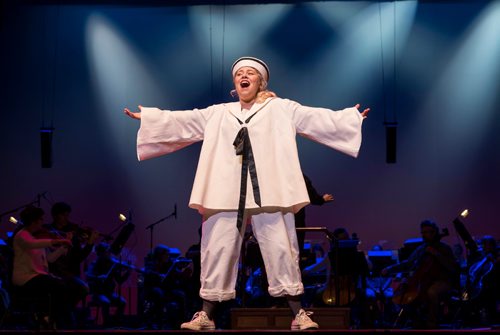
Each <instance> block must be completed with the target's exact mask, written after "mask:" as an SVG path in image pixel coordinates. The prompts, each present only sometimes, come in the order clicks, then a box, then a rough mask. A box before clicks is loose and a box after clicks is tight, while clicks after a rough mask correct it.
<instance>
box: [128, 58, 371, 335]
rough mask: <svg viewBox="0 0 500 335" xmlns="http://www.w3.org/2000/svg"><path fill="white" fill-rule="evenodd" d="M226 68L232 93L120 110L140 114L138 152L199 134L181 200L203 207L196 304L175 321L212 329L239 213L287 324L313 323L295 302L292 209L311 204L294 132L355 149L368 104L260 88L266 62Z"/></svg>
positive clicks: (167, 147)
mask: <svg viewBox="0 0 500 335" xmlns="http://www.w3.org/2000/svg"><path fill="white" fill-rule="evenodd" d="M232 76H233V83H234V87H235V90H233V92H232V93H235V94H236V95H237V96H238V98H239V101H237V102H231V103H221V104H216V105H212V106H209V107H207V108H204V109H194V110H187V111H162V110H160V109H158V108H146V107H142V106H139V108H140V110H141V112H131V111H130V110H129V109H127V108H125V109H124V112H125V114H127V115H128V116H130V117H132V118H134V119H140V120H141V126H140V129H139V132H138V137H137V152H138V158H139V160H145V159H149V158H153V157H158V156H161V155H164V154H169V153H172V152H174V151H176V150H179V149H181V148H184V147H186V146H188V145H190V144H193V143H195V142H198V141H203V146H202V149H201V153H200V159H199V163H198V169H197V172H196V177H195V180H194V185H193V190H192V194H191V199H190V202H189V206H190V207H191V208H194V209H197V210H198V211H199V213H200V214H201V215H203V227H202V239H201V278H200V280H201V289H200V296H201V298H202V299H203V307H202V311H199V312H197V313H195V315H194V316H193V318H192V320H191V321H190V322H186V323H183V324H182V325H181V328H182V329H191V330H207V329H215V324H214V322H213V311H214V308H215V306H216V303H217V302H221V301H226V300H230V299H233V298H235V284H236V279H237V272H238V259H239V257H240V247H241V243H242V240H243V233H244V231H245V224H246V223H247V220H249V221H250V222H251V224H252V229H253V232H254V235H255V237H256V239H257V241H258V243H259V246H260V248H261V251H262V255H263V258H264V264H265V268H266V273H267V277H268V283H269V289H268V290H269V293H270V294H271V295H272V296H275V297H278V296H286V297H287V300H288V302H289V305H290V308H291V310H292V312H293V316H294V319H293V321H292V325H291V328H292V329H297V330H299V329H300V330H302V329H311V328H318V324H317V323H316V322H314V321H312V320H311V318H310V317H309V316H308V315H309V314H310V313H307V312H306V311H304V310H303V309H302V306H301V302H300V296H301V294H302V293H303V292H304V287H303V284H302V280H301V274H300V268H299V246H298V243H297V234H296V231H295V225H294V213H296V212H297V211H298V210H299V209H301V208H302V207H304V206H305V205H307V204H308V203H309V197H308V194H307V189H306V185H305V181H304V177H303V175H302V171H301V168H300V163H299V157H298V152H297V144H296V135H297V134H299V135H301V136H304V137H306V138H309V139H311V140H313V141H316V142H319V143H322V144H324V145H327V146H329V147H331V148H333V149H336V150H338V151H341V152H343V153H345V154H348V155H350V156H353V157H357V155H358V152H359V149H360V145H361V128H362V121H363V119H364V117H366V116H367V114H368V112H369V109H365V110H364V111H363V112H361V113H360V112H359V110H358V108H359V105H356V106H354V107H351V108H346V109H344V110H340V111H333V110H329V109H325V108H314V107H306V106H302V105H300V104H299V103H297V102H295V101H292V100H288V99H282V98H278V97H277V96H276V94H275V93H274V92H271V91H269V90H267V83H268V81H269V68H268V66H267V65H266V63H264V62H263V61H262V60H260V59H257V58H253V57H241V58H239V59H238V60H236V61H235V62H234V63H233V66H232ZM240 156H241V157H240ZM248 175H250V178H248Z"/></svg>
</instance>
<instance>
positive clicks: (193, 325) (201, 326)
mask: <svg viewBox="0 0 500 335" xmlns="http://www.w3.org/2000/svg"><path fill="white" fill-rule="evenodd" d="M181 329H190V330H214V329H215V323H214V322H213V321H212V320H210V319H209V318H208V315H207V313H205V312H204V311H201V312H196V313H194V315H193V318H192V319H191V321H189V322H184V323H183V324H181Z"/></svg>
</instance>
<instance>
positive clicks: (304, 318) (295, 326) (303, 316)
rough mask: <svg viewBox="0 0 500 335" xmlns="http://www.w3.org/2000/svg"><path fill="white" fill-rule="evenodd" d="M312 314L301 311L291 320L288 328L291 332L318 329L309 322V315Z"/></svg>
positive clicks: (315, 324) (316, 325)
mask: <svg viewBox="0 0 500 335" xmlns="http://www.w3.org/2000/svg"><path fill="white" fill-rule="evenodd" d="M312 314H313V312H306V311H304V310H303V309H301V310H300V311H299V313H297V315H296V316H295V319H293V320H292V325H291V326H290V329H291V330H304V329H318V328H319V325H318V324H317V323H316V322H314V321H313V320H311V318H310V317H309V315H312Z"/></svg>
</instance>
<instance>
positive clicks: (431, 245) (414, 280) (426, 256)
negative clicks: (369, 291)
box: [381, 220, 460, 329]
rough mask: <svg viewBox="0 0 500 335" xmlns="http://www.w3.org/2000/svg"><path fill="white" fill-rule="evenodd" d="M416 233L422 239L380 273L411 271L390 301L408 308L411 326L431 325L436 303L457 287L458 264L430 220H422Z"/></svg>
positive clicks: (435, 316)
mask: <svg viewBox="0 0 500 335" xmlns="http://www.w3.org/2000/svg"><path fill="white" fill-rule="evenodd" d="M420 233H421V235H422V241H423V243H422V244H421V245H419V246H418V247H417V248H416V249H415V250H414V251H413V252H412V253H411V254H410V256H409V257H408V259H406V260H404V261H402V262H400V263H398V264H394V265H391V266H388V267H386V268H384V269H382V270H381V274H382V275H383V276H386V275H390V274H395V273H398V272H409V273H411V275H410V277H408V279H407V282H406V283H405V284H404V285H401V286H400V288H399V289H398V290H395V291H394V297H393V301H394V302H395V303H397V304H398V305H400V306H401V307H406V308H405V310H407V311H409V312H410V313H408V314H409V316H410V319H411V321H412V323H413V328H419V329H435V328H438V325H439V316H440V314H439V313H440V303H441V302H442V301H443V300H444V299H445V298H446V297H449V295H450V294H451V293H452V292H453V290H455V289H457V288H458V285H459V284H458V283H459V273H460V268H459V265H458V263H457V261H456V258H455V257H454V255H453V251H452V249H451V247H450V246H449V245H448V244H446V243H444V242H441V238H442V236H441V235H440V233H439V228H438V226H437V224H436V223H435V222H434V221H432V220H424V221H422V222H421V223H420Z"/></svg>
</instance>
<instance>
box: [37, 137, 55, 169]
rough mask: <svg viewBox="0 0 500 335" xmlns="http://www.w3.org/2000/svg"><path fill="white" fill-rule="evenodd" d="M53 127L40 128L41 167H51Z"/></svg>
mask: <svg viewBox="0 0 500 335" xmlns="http://www.w3.org/2000/svg"><path fill="white" fill-rule="evenodd" d="M53 133H54V128H45V127H42V128H40V144H41V153H42V155H41V156H42V168H51V167H52V135H53Z"/></svg>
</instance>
